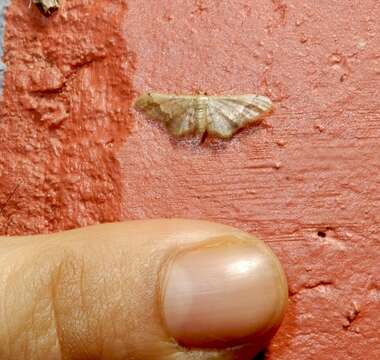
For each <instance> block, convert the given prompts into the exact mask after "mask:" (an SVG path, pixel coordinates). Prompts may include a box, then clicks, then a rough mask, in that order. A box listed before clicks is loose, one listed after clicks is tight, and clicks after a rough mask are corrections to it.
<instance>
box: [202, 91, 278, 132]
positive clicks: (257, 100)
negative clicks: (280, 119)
mask: <svg viewBox="0 0 380 360" xmlns="http://www.w3.org/2000/svg"><path fill="white" fill-rule="evenodd" d="M271 108H272V102H271V101H270V100H269V99H268V98H267V97H265V96H260V95H238V96H216V97H210V98H209V100H208V125H207V131H208V132H209V133H210V134H213V135H215V136H219V137H222V138H229V137H231V136H232V135H233V134H234V133H235V132H236V131H238V130H239V129H240V128H242V127H244V126H246V125H248V124H251V123H254V122H255V121H257V120H258V119H259V118H260V117H261V116H262V115H263V114H264V113H266V112H268V111H269V110H270V109H271Z"/></svg>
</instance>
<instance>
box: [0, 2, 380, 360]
mask: <svg viewBox="0 0 380 360" xmlns="http://www.w3.org/2000/svg"><path fill="white" fill-rule="evenodd" d="M379 18H380V3H379V2H378V1H377V0H364V1H360V2H359V1H356V2H353V1H351V0H335V1H330V0H329V1H327V0H321V1H318V2H309V1H301V0H258V1H255V2H252V1H244V0H237V1H228V0H221V1H215V0H213V1H212V0H209V1H206V0H205V1H201V0H198V1H197V0H162V1H159V2H158V1H156V0H144V1H141V0H129V1H121V0H120V1H117V0H115V1H107V0H97V1H84V0H82V1H79V0H71V1H63V7H62V9H61V10H60V11H59V12H58V13H56V14H54V15H53V16H52V17H50V18H45V17H43V16H42V15H41V14H40V12H39V11H38V10H37V9H35V8H34V7H32V8H29V7H28V1H23V0H13V1H12V2H11V5H10V6H9V10H8V12H7V16H6V33H5V39H4V41H5V43H4V44H5V55H4V62H5V63H6V65H7V71H6V74H5V84H4V93H3V98H2V106H1V109H0V232H1V233H2V234H32V233H41V232H50V231H56V230H62V229H69V228H73V227H79V226H84V225H87V224H93V223H98V222H105V221H116V220H122V219H137V218H139V219H140V218H157V217H174V216H175V217H189V218H202V219H208V220H214V221H218V222H222V223H226V224H230V225H233V226H237V227H240V228H243V229H245V230H247V231H250V232H252V233H255V234H257V235H258V236H259V237H261V238H262V239H264V240H265V241H267V242H268V243H269V244H270V245H271V246H272V248H273V250H274V251H275V253H276V254H277V255H278V256H279V257H280V259H281V260H282V262H283V264H284V267H285V269H286V271H287V274H288V278H289V285H290V295H291V302H290V307H289V312H288V314H287V317H286V319H285V321H284V324H283V326H282V328H281V329H280V331H279V333H278V334H277V336H276V337H275V339H274V340H273V342H272V344H271V346H270V347H269V349H268V351H267V353H266V355H267V357H268V359H271V360H272V359H273V360H274V359H276V360H277V359H280V360H294V359H307V360H308V359H312V360H313V359H318V360H327V359H355V360H360V359H363V360H364V359H375V358H378V357H379V354H380V342H379V339H378V329H379V327H380V271H379V270H380V268H379V267H380V265H379V264H380V240H379V233H380V225H379V223H380V193H379V186H380V100H379V99H380V22H379V21H378V19H379ZM147 90H160V91H162V92H188V93H190V92H195V91H198V90H201V91H207V92H208V93H210V94H214V93H215V94H216V93H248V92H249V93H252V92H253V93H260V94H265V95H268V96H269V97H270V98H271V99H273V101H274V102H275V104H276V110H275V112H274V113H273V114H272V115H271V116H269V117H267V118H266V120H265V122H264V124H262V125H261V126H258V127H254V128H250V129H246V130H244V131H242V132H241V133H239V134H238V135H237V136H235V137H234V138H233V139H232V140H231V141H219V140H212V139H208V140H206V142H205V143H204V144H202V145H200V146H199V145H198V142H199V139H195V140H180V141H177V140H175V139H173V138H171V137H170V136H169V135H168V134H167V133H166V132H165V130H164V129H163V128H162V127H161V126H159V125H157V124H155V123H153V122H152V121H148V120H147V119H145V118H144V117H143V116H142V115H141V114H138V113H136V112H134V111H133V110H132V109H131V104H132V100H133V98H134V97H135V96H136V95H137V94H139V93H141V92H144V91H147Z"/></svg>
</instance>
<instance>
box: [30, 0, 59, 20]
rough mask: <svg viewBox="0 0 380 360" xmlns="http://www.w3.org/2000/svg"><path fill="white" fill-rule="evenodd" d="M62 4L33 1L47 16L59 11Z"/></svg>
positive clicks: (53, 1)
mask: <svg viewBox="0 0 380 360" xmlns="http://www.w3.org/2000/svg"><path fill="white" fill-rule="evenodd" d="M60 2H61V1H60V0H33V3H34V4H36V5H37V6H38V7H39V9H40V10H41V11H42V12H43V13H44V15H46V16H49V15H51V14H52V13H53V12H54V11H56V10H58V8H59V6H60Z"/></svg>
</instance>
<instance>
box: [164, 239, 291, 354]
mask: <svg viewBox="0 0 380 360" xmlns="http://www.w3.org/2000/svg"><path fill="white" fill-rule="evenodd" d="M160 289H161V294H160V295H161V309H162V317H163V321H164V323H165V325H166V329H167V331H168V332H169V333H170V335H171V336H173V337H174V338H175V339H176V340H177V342H178V343H180V344H181V345H183V346H187V347H203V348H204V347H210V348H211V347H212V348H215V347H217V348H219V347H228V346H236V345H241V344H243V343H247V342H249V341H251V339H252V338H254V337H255V336H262V335H263V334H265V333H269V332H271V331H272V330H273V329H274V328H277V327H278V326H279V324H280V323H281V320H282V318H283V315H284V311H285V308H286V303H287V283H286V280H285V275H284V273H283V270H282V268H281V266H280V264H279V261H278V260H277V259H276V257H275V256H274V255H273V253H272V252H271V251H270V250H269V248H267V246H266V245H265V244H264V243H262V242H261V241H259V240H254V241H249V242H246V241H242V240H241V239H237V238H234V237H231V236H229V237H227V238H220V239H216V240H213V241H211V242H208V243H205V244H203V245H200V246H197V247H196V248H191V249H185V250H183V251H179V252H178V253H176V254H175V255H174V256H172V257H171V258H170V259H169V260H168V262H167V264H166V265H165V266H164V268H163V272H162V276H161V288H160ZM272 332H273V331H272Z"/></svg>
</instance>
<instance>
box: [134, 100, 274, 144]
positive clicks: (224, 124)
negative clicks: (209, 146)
mask: <svg viewBox="0 0 380 360" xmlns="http://www.w3.org/2000/svg"><path fill="white" fill-rule="evenodd" d="M135 108H136V109H137V110H139V111H142V112H144V113H145V114H146V115H147V116H148V117H150V118H152V119H154V120H158V121H161V122H162V123H164V125H165V126H166V128H167V129H168V131H169V132H170V133H171V134H173V135H175V136H185V135H189V134H200V135H206V134H210V135H212V136H216V137H219V138H224V139H228V138H230V137H232V136H233V135H234V134H235V133H236V132H237V131H238V130H239V129H240V128H242V127H244V126H246V125H248V124H252V123H254V122H256V121H257V120H258V119H259V118H260V117H261V116H262V115H263V114H264V113H267V112H268V111H269V110H270V109H271V108H272V102H271V101H270V100H269V99H268V98H267V97H265V96H260V95H230V96H206V95H195V96H191V95H169V94H159V93H147V94H145V95H142V96H140V97H139V98H138V99H137V101H136V103H135Z"/></svg>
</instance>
